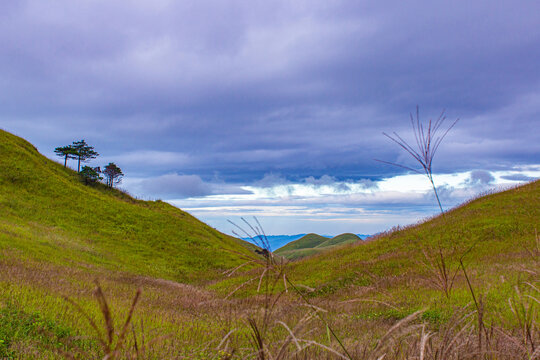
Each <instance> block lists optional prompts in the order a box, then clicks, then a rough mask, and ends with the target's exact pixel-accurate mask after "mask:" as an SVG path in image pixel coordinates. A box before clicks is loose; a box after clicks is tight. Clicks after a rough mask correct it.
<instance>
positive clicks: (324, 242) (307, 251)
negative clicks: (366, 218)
mask: <svg viewBox="0 0 540 360" xmlns="http://www.w3.org/2000/svg"><path fill="white" fill-rule="evenodd" d="M361 240H362V239H360V237H358V236H357V235H355V234H350V233H345V234H341V235H337V236H334V237H333V238H331V239H328V238H326V237H324V236H321V235H317V234H307V235H304V236H303V237H301V238H300V239H298V240H295V241H291V242H290V243H288V244H287V245H285V246H282V247H281V248H279V249H277V250H276V251H274V253H275V254H277V255H279V256H282V257H284V258H286V259H288V260H299V259H303V258H305V257H308V256H312V255H316V254H320V253H322V252H324V251H326V250H329V249H332V248H334V247H336V246H342V245H346V244H352V243H355V242H358V241H361Z"/></svg>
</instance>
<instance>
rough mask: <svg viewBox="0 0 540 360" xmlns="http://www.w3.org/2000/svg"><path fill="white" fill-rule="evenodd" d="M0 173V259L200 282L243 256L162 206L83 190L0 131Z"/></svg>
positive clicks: (231, 242) (234, 244) (233, 243)
mask: <svg viewBox="0 0 540 360" xmlns="http://www.w3.org/2000/svg"><path fill="white" fill-rule="evenodd" d="M0 169H1V171H0V212H1V214H2V216H1V218H0V251H2V252H4V253H5V254H10V256H15V257H18V256H21V257H23V258H25V259H29V258H31V259H33V260H37V261H44V262H50V263H54V264H57V265H69V266H83V267H84V266H86V267H88V266H98V267H103V268H107V269H111V270H117V271H127V272H132V273H137V274H144V275H148V276H155V277H162V278H167V279H172V280H176V281H182V282H200V281H208V280H211V279H212V278H214V277H216V276H218V274H220V272H222V271H223V270H224V269H227V268H230V267H231V266H234V265H235V264H236V265H237V264H239V261H240V257H239V256H238V254H236V253H246V252H247V250H246V248H245V247H244V246H243V245H242V244H241V242H240V241H239V240H237V239H234V238H232V237H229V236H226V235H224V234H222V233H219V232H218V231H216V230H214V229H212V228H210V227H209V226H207V225H205V224H203V223H202V222H200V221H199V220H197V219H196V218H194V217H193V216H191V215H189V214H187V213H185V212H183V211H181V210H179V209H177V208H175V207H173V206H171V205H169V204H166V203H164V202H161V201H155V202H153V201H140V200H136V199H133V198H132V197H130V196H128V195H126V194H124V193H122V192H120V191H118V190H114V189H109V188H107V187H105V186H103V185H102V184H96V185H94V186H84V185H83V184H82V183H81V181H80V180H79V177H78V175H77V173H76V172H74V171H72V170H70V169H65V168H63V166H62V165H60V164H58V163H56V162H53V161H51V160H49V159H47V158H45V157H44V156H42V155H40V154H39V153H38V152H37V150H36V149H35V148H34V147H33V146H32V145H31V144H30V143H28V142H26V141H25V140H23V139H21V138H18V137H16V136H14V135H11V134H9V133H7V132H4V131H0ZM213 253H214V254H215V256H212V254H213Z"/></svg>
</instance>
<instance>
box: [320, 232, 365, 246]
mask: <svg viewBox="0 0 540 360" xmlns="http://www.w3.org/2000/svg"><path fill="white" fill-rule="evenodd" d="M361 240H362V239H360V237H359V236H358V235H356V234H351V233H345V234H341V235H337V236H334V237H333V238H331V239H328V240H326V241H325V242H323V243H322V244H319V245H317V246H316V247H317V248H325V247H328V246H335V245H345V244H351V243H354V242H357V241H361Z"/></svg>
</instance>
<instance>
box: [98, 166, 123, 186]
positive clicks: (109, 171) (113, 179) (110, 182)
mask: <svg viewBox="0 0 540 360" xmlns="http://www.w3.org/2000/svg"><path fill="white" fill-rule="evenodd" d="M103 175H105V178H106V184H107V186H109V187H111V188H112V187H113V186H114V184H119V183H120V182H121V181H122V177H123V176H124V173H122V170H121V169H120V168H119V167H118V166H117V165H116V164H115V163H109V165H107V166H105V168H104V169H103Z"/></svg>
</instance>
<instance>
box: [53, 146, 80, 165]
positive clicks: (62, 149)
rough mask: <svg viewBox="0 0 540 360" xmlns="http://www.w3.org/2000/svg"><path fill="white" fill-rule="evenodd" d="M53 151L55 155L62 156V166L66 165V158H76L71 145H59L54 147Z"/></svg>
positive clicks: (75, 152)
mask: <svg viewBox="0 0 540 360" xmlns="http://www.w3.org/2000/svg"><path fill="white" fill-rule="evenodd" d="M54 152H55V153H56V155H58V156H60V157H63V158H64V167H66V166H67V160H68V159H76V158H77V151H76V150H75V149H74V148H73V146H71V145H67V146H59V147H57V148H56V149H54Z"/></svg>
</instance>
